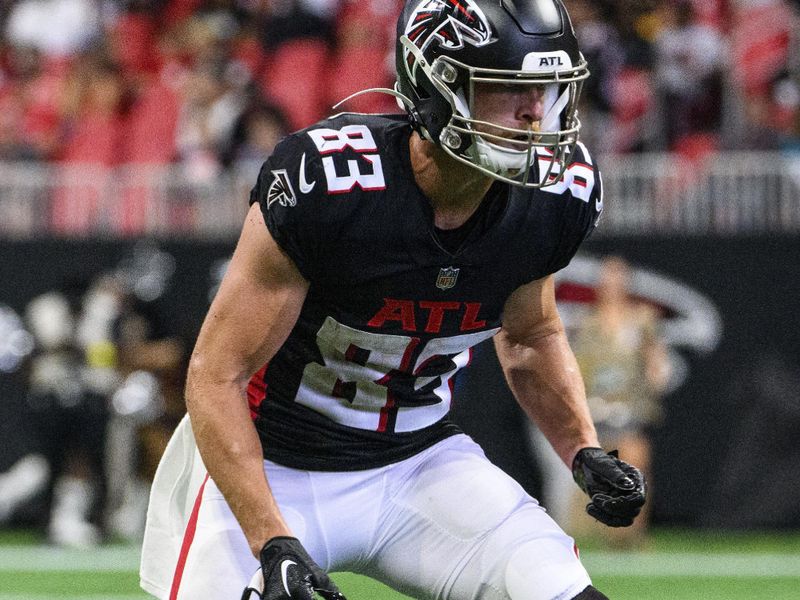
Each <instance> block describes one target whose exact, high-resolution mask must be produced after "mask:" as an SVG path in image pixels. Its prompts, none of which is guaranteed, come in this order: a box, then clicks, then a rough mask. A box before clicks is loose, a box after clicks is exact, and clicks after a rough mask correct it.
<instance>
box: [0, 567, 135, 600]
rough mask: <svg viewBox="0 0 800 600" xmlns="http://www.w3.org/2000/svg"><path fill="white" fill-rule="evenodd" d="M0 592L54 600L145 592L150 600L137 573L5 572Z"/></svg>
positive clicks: (1, 574) (1, 579) (0, 574)
mask: <svg viewBox="0 0 800 600" xmlns="http://www.w3.org/2000/svg"><path fill="white" fill-rule="evenodd" d="M0 590H3V592H6V593H7V592H16V593H19V594H29V595H38V596H48V597H52V598H69V597H70V596H98V597H107V596H112V595H114V594H135V593H141V594H142V597H143V598H147V597H148V596H147V595H146V594H144V593H143V592H142V591H141V589H140V588H139V575H138V574H137V573H136V572H134V571H102V572H92V571H77V572H69V573H63V572H62V573H56V572H46V571H45V572H41V571H2V572H0Z"/></svg>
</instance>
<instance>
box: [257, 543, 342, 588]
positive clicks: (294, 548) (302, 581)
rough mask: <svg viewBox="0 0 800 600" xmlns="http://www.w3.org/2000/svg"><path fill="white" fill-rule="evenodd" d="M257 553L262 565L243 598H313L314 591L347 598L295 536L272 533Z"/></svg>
mask: <svg viewBox="0 0 800 600" xmlns="http://www.w3.org/2000/svg"><path fill="white" fill-rule="evenodd" d="M259 557H260V559H261V569H260V570H259V571H258V572H257V573H256V574H255V576H254V577H253V579H252V581H251V582H250V584H249V585H248V586H247V587H246V588H245V590H244V592H243V593H242V600H250V599H251V598H253V597H255V598H260V599H261V600H314V598H315V596H314V594H315V593H317V594H319V595H320V596H322V597H323V598H325V600H347V598H345V597H344V595H343V594H342V593H341V592H340V591H339V589H338V588H337V587H336V585H334V583H333V582H332V581H331V580H330V578H329V577H328V575H327V574H326V573H325V571H323V570H322V569H320V568H319V566H318V565H317V563H315V562H314V560H313V559H312V558H311V557H310V556H309V555H308V552H306V550H305V548H303V545H302V544H301V543H300V540H298V539H297V538H294V537H288V536H280V537H274V538H272V539H271V540H269V541H268V542H267V543H266V544H264V547H263V548H262V549H261V553H260V555H259ZM253 594H255V596H253Z"/></svg>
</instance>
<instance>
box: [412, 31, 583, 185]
mask: <svg viewBox="0 0 800 600" xmlns="http://www.w3.org/2000/svg"><path fill="white" fill-rule="evenodd" d="M404 38H405V36H404V37H403V38H401V39H400V41H401V45H402V46H403V48H404V50H405V51H407V52H409V53H411V54H414V59H415V61H414V62H415V63H416V64H415V69H416V70H417V73H416V77H417V78H420V77H427V79H428V80H429V81H430V83H431V84H432V85H433V87H434V88H435V89H436V91H437V92H438V93H439V94H441V96H442V97H443V98H444V99H445V100H446V101H447V102H448V103H449V105H450V108H451V111H452V114H451V116H450V119H449V121H448V123H447V124H446V125H445V126H444V127H443V128H442V130H441V134H440V135H439V138H438V140H436V139H431V141H434V142H435V143H437V144H438V145H440V146H441V147H442V148H443V149H444V151H445V152H446V153H447V154H449V155H450V156H452V157H453V158H454V159H456V160H458V161H459V162H462V163H465V164H468V165H470V166H472V167H474V168H476V169H478V170H479V171H481V172H483V173H485V174H486V175H488V176H490V177H492V178H494V179H499V180H501V181H505V182H507V183H510V184H513V185H517V186H522V187H528V188H539V187H544V186H547V185H552V184H554V183H557V182H558V181H559V180H560V179H561V177H562V176H563V174H564V172H565V169H566V166H567V165H568V163H569V161H570V155H571V154H572V149H573V148H574V146H575V144H576V143H577V141H578V132H579V130H580V120H579V119H578V107H577V104H578V99H579V97H580V93H581V88H582V85H583V81H584V80H585V79H586V78H587V77H588V76H589V71H588V68H587V64H586V61H585V60H584V59H583V57H582V56H581V58H580V62H579V64H577V65H575V66H572V64H571V61H570V59H569V57H568V56H567V54H566V53H564V52H560V53H558V54H557V55H554V53H552V52H549V53H531V54H529V55H528V56H527V57H526V59H525V61H524V62H523V65H522V68H521V69H520V70H505V69H484V68H475V67H471V66H469V65H466V64H464V63H461V62H459V61H457V60H455V59H453V58H451V57H449V56H438V57H436V58H435V59H434V61H433V63H432V64H429V63H428V62H427V60H426V59H425V57H424V56H423V54H422V52H420V51H419V49H418V48H417V47H416V45H414V44H413V42H411V41H409V40H408V38H405V39H404ZM545 60H546V61H547V65H546V67H547V68H540V67H538V65H539V63H541V62H543V61H545ZM555 60H557V62H558V63H560V64H561V65H562V66H560V67H558V68H554V67H552V66H550V65H551V64H552V62H554V61H555ZM565 63H566V66H563V65H564V64H565ZM420 71H421V72H420ZM486 85H494V86H503V87H506V86H508V89H509V91H511V90H513V87H511V86H537V87H540V88H541V90H542V92H543V103H544V112H543V117H542V119H541V120H540V121H539V122H538V123H534V124H531V125H530V126H529V127H528V128H527V129H518V128H511V127H505V126H503V125H500V124H498V123H492V122H488V121H482V120H479V119H477V118H476V112H475V98H476V95H477V94H480V93H481V88H482V86H486ZM424 133H426V132H424V131H423V134H424ZM429 138H430V136H429Z"/></svg>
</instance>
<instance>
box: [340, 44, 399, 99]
mask: <svg viewBox="0 0 800 600" xmlns="http://www.w3.org/2000/svg"><path fill="white" fill-rule="evenodd" d="M334 64H335V66H334V67H333V68H332V69H331V71H330V73H329V78H328V86H327V90H328V104H330V105H334V104H336V103H337V102H339V101H340V100H343V99H344V98H346V97H347V96H349V95H350V94H352V93H354V92H358V91H360V90H365V89H368V88H376V87H384V88H385V87H391V86H392V83H393V80H394V78H393V75H391V74H390V73H388V72H387V69H386V52H385V51H384V50H383V49H382V48H369V47H358V46H352V47H350V48H346V49H343V50H341V51H340V52H339V55H338V56H337V58H336V61H334ZM340 110H347V111H352V112H365V113H385V112H397V111H398V110H399V109H398V107H397V103H396V102H395V100H394V98H393V97H392V96H389V95H387V94H379V93H370V94H364V95H362V96H358V97H356V98H353V99H352V100H348V101H347V102H346V103H345V104H343V105H342V107H341V109H340Z"/></svg>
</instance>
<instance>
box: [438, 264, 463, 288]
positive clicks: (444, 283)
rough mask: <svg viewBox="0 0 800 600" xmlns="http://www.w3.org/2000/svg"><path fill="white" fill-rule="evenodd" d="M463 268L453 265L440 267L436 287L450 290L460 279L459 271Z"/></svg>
mask: <svg viewBox="0 0 800 600" xmlns="http://www.w3.org/2000/svg"><path fill="white" fill-rule="evenodd" d="M460 270H461V269H454V268H453V267H442V268H441V269H439V276H438V277H437V278H436V287H437V288H439V289H440V290H449V289H450V288H451V287H453V286H454V285H455V284H456V279H458V272H459V271H460Z"/></svg>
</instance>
